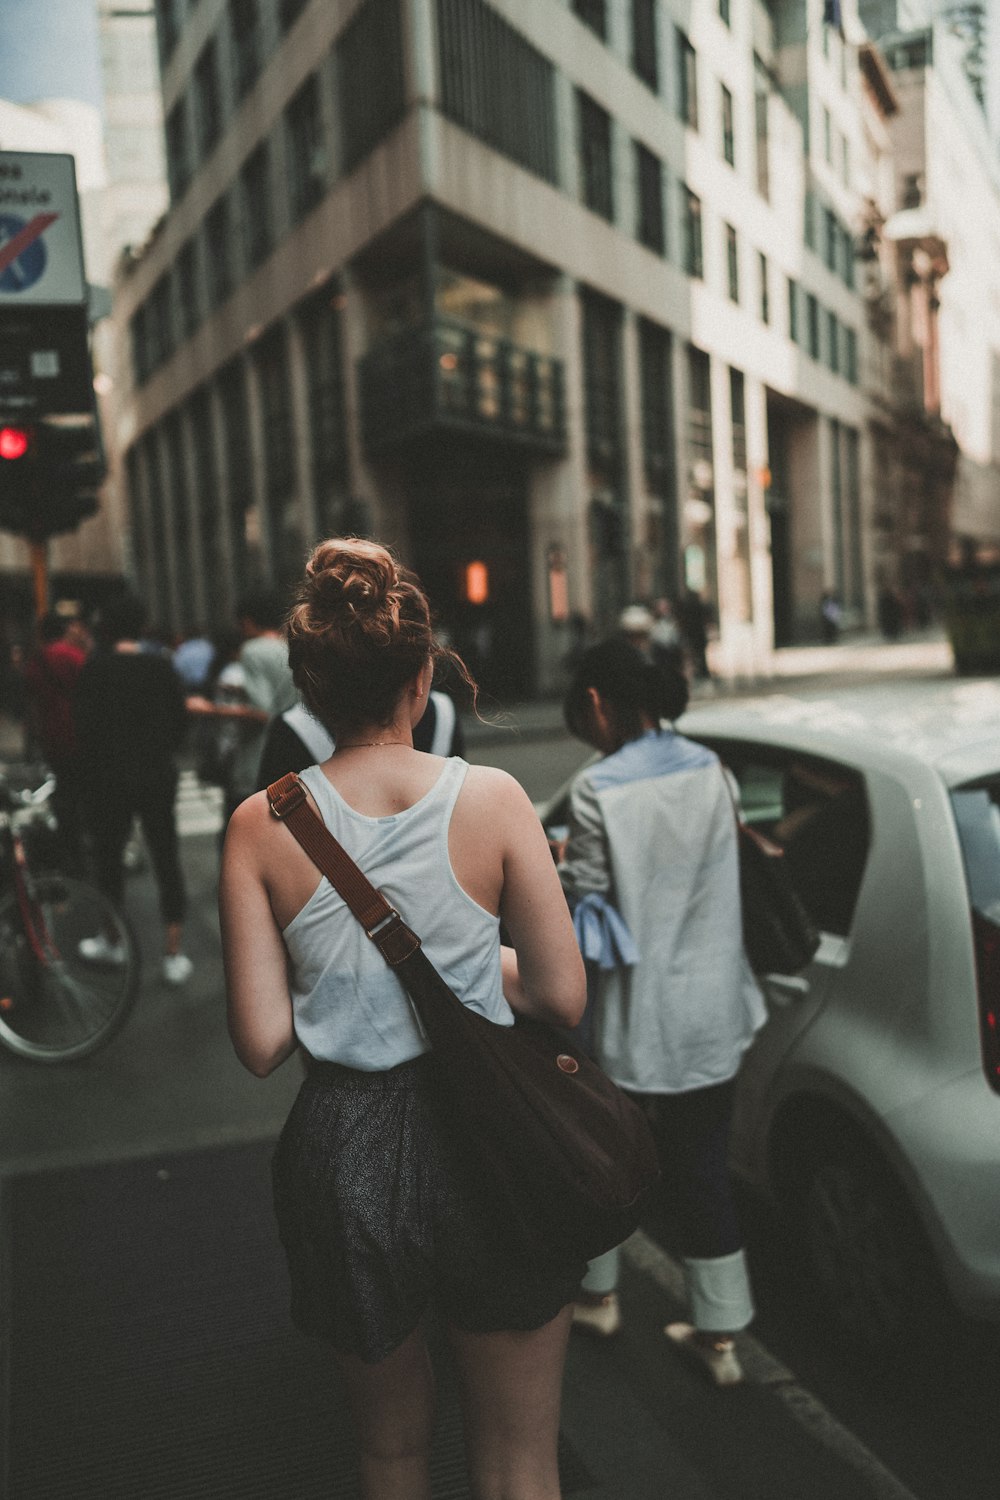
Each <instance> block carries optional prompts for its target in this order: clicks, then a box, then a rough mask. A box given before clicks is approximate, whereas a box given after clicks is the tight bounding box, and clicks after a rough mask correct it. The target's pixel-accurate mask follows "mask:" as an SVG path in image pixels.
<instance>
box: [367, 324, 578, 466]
mask: <svg viewBox="0 0 1000 1500" xmlns="http://www.w3.org/2000/svg"><path fill="white" fill-rule="evenodd" d="M359 371H360V376H361V411H362V431H363V435H364V444H365V449H366V451H367V452H368V453H380V452H385V451H386V450H387V449H391V448H395V447H397V446H399V445H400V444H402V443H406V442H408V441H410V440H412V439H413V438H418V437H422V436H424V435H426V434H428V433H431V432H465V433H470V434H474V433H478V434H480V435H483V436H492V437H496V438H502V439H504V440H506V441H509V442H515V443H518V444H520V445H525V446H528V447H532V448H535V449H538V450H540V451H542V452H547V453H562V452H564V451H565V447H566V417H565V401H564V381H563V366H562V361H561V360H558V359H553V358H551V357H550V356H549V355H545V354H537V353H535V352H534V351H533V350H530V349H522V348H521V347H520V346H519V345H517V344H512V343H511V342H510V341H509V340H507V339H502V338H497V337H496V336H495V335H494V334H490V333H483V332H481V331H479V330H477V329H474V328H470V327H467V326H466V325H465V324H462V323H456V322H452V321H451V320H449V319H447V318H437V319H435V321H434V323H433V324H432V325H430V326H424V327H423V328H414V329H409V330H407V331H406V332H404V333H399V334H396V335H395V336H394V337H392V338H390V339H387V340H386V341H385V342H384V343H382V344H379V345H378V346H377V347H376V348H375V349H372V350H371V351H370V353H368V354H366V355H365V356H364V358H363V359H362V360H361V362H360V366H359Z"/></svg>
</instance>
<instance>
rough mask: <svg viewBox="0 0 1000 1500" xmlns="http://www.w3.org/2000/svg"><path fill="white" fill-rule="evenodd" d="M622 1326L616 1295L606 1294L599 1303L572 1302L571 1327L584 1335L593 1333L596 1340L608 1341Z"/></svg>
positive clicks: (615, 1293)
mask: <svg viewBox="0 0 1000 1500" xmlns="http://www.w3.org/2000/svg"><path fill="white" fill-rule="evenodd" d="M621 1326H622V1312H621V1308H620V1307H619V1305H618V1293H617V1292H608V1293H607V1295H606V1296H604V1297H602V1298H601V1300H600V1302H574V1303H573V1327H574V1328H582V1329H583V1331H584V1333H595V1334H596V1335H597V1337H598V1338H602V1339H610V1338H613V1337H614V1335H615V1334H616V1333H618V1332H619V1330H620V1329H621Z"/></svg>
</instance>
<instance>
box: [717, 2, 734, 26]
mask: <svg viewBox="0 0 1000 1500" xmlns="http://www.w3.org/2000/svg"><path fill="white" fill-rule="evenodd" d="M719 19H720V20H721V21H722V22H723V23H724V24H725V25H726V26H729V25H730V24H731V18H730V13H729V0H719Z"/></svg>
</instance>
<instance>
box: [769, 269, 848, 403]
mask: <svg viewBox="0 0 1000 1500" xmlns="http://www.w3.org/2000/svg"><path fill="white" fill-rule="evenodd" d="M787 299H788V337H789V338H790V339H791V341H792V343H793V344H798V345H799V347H800V348H802V349H804V350H805V351H806V353H807V354H808V355H809V357H810V359H815V360H822V361H823V363H824V364H825V365H826V367H827V369H828V370H830V372H831V374H833V375H843V377H844V379H845V380H847V381H848V382H849V383H850V384H851V385H857V383H858V379H859V372H858V335H857V331H856V329H854V328H850V327H849V326H848V325H847V324H846V323H841V321H840V319H839V318H838V317H837V314H836V313H835V312H834V311H833V310H832V309H831V308H824V307H823V306H821V304H820V301H819V298H818V297H817V296H815V294H814V293H813V292H803V289H802V288H801V287H800V286H799V284H798V282H797V281H794V280H793V279H792V278H791V277H789V278H788V281H787Z"/></svg>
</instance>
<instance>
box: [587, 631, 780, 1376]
mask: <svg viewBox="0 0 1000 1500" xmlns="http://www.w3.org/2000/svg"><path fill="white" fill-rule="evenodd" d="M687 700H688V685H687V681H686V679H685V678H684V677H683V675H682V674H681V673H680V672H679V671H678V670H676V669H673V668H668V667H662V666H656V665H654V664H651V663H649V662H647V661H645V660H644V659H643V658H642V657H641V656H640V655H639V653H638V652H637V651H636V650H635V648H634V647H633V646H631V645H629V643H628V642H627V641H624V640H611V641H606V642H604V643H603V644H602V645H599V646H594V647H592V648H591V649H590V650H589V651H586V652H585V653H584V655H583V657H582V659H581V661H580V663H579V665H578V666H577V668H576V671H575V672H574V675H573V680H572V683H571V684H570V688H569V691H568V693H567V695H566V701H565V705H564V711H565V717H566V723H567V726H568V728H569V730H570V732H571V733H572V734H574V735H576V737H577V738H578V739H582V740H585V741H586V743H587V744H589V745H593V747H594V748H595V749H596V750H599V751H600V752H601V755H602V757H603V758H602V759H601V760H599V761H597V762H596V763H595V764H594V765H590V766H587V767H585V768H584V769H583V770H582V771H581V772H580V773H579V775H578V776H577V777H576V780H575V781H574V783H573V789H572V797H571V811H570V828H569V839H568V843H567V846H566V852H565V856H564V859H563V861H562V863H561V865H560V874H561V876H562V880H563V885H564V886H565V888H566V891H567V893H568V895H569V897H570V900H571V902H572V903H573V904H574V906H575V912H574V918H575V921H576V924H577V929H578V931H579V932H580V934H581V942H582V945H583V947H584V950H585V952H586V953H587V955H588V957H593V958H594V960H595V964H594V970H593V972H594V974H595V976H596V986H597V992H596V995H595V997H594V1005H593V1014H592V1017H591V1020H592V1036H593V1043H594V1050H595V1052H596V1055H597V1058H598V1061H599V1062H600V1063H601V1065H602V1066H603V1067H604V1069H605V1071H606V1072H607V1073H608V1074H609V1075H610V1077H611V1078H613V1079H614V1081H615V1082H616V1083H617V1084H619V1085H620V1086H621V1087H622V1088H624V1089H626V1090H627V1091H628V1092H630V1093H632V1094H633V1095H636V1096H639V1097H641V1098H642V1099H644V1100H646V1101H647V1102H648V1104H649V1106H650V1109H651V1112H652V1114H653V1116H654V1121H655V1123H656V1125H657V1127H658V1135H659V1139H660V1157H661V1165H662V1168H663V1178H664V1181H663V1193H664V1198H665V1201H667V1202H668V1203H669V1204H670V1205H671V1212H672V1216H673V1218H674V1221H675V1224H676V1232H677V1236H678V1241H679V1243H678V1246H677V1248H678V1250H679V1251H680V1254H681V1257H682V1260H683V1265H684V1273H685V1281H686V1285H687V1291H688V1298H689V1301H690V1305H691V1318H692V1321H691V1322H690V1323H687V1322H682V1323H671V1324H669V1325H668V1326H667V1328H666V1329H665V1330H664V1331H665V1332H666V1334H667V1336H668V1337H669V1338H670V1339H672V1340H673V1342H674V1343H675V1344H676V1345H677V1346H678V1347H679V1348H682V1349H684V1350H685V1351H687V1352H689V1353H690V1354H691V1355H693V1356H694V1357H695V1358H696V1359H697V1360H698V1361H699V1363H700V1364H701V1365H702V1366H703V1367H704V1368H705V1369H706V1370H707V1371H708V1373H709V1375H710V1376H711V1378H712V1379H713V1380H714V1381H715V1382H716V1383H717V1384H719V1385H731V1384H735V1383H736V1382H738V1381H739V1380H740V1379H742V1372H741V1370H740V1366H739V1363H738V1360H737V1357H736V1353H735V1348H734V1343H733V1334H734V1333H735V1332H737V1331H738V1330H739V1329H741V1328H744V1327H746V1325H747V1324H748V1323H749V1322H750V1319H751V1317H752V1316H753V1304H752V1301H751V1296H750V1286H749V1281H748V1277H747V1270H746V1261H745V1258H744V1254H743V1244H742V1233H741V1230H740V1224H739V1220H738V1218H737V1214H736V1207H735V1204H734V1202H733V1193H732V1187H731V1183H730V1179H729V1170H728V1163H727V1155H728V1140H729V1123H730V1115H731V1112H732V1096H733V1086H734V1081H735V1077H736V1073H737V1071H738V1069H739V1066H740V1061H741V1059H742V1057H743V1053H744V1052H745V1051H746V1049H747V1047H748V1046H749V1045H750V1042H751V1040H752V1039H753V1036H754V1034H755V1032H756V1031H757V1029H758V1028H759V1027H760V1026H761V1025H762V1024H763V1021H764V1016H765V1011H764V1004H763V1001H762V999H761V995H760V992H759V990H758V988H757V985H756V982H755V981H754V978H753V975H752V974H751V972H750V968H749V965H748V963H747V961H746V958H745V955H744V952H743V926H742V916H741V910H740V891H739V867H738V854H737V846H736V822H735V817H734V812H733V799H732V796H731V794H730V791H729V788H728V787H727V785H726V779H725V773H724V772H723V770H722V767H721V765H720V763H719V760H718V758H717V756H715V755H714V754H713V752H712V751H711V750H707V749H706V748H705V747H704V746H703V745H699V744H696V743H695V742H694V741H692V740H688V739H685V738H683V737H682V736H681V735H679V734H677V733H676V732H675V731H674V729H673V728H672V727H671V726H672V725H673V721H674V720H675V719H677V718H678V717H679V716H680V715H681V714H682V713H683V712H684V709H685V708H686V706H687ZM622 922H624V929H623V927H622ZM625 929H627V930H625ZM617 1283H618V1254H617V1251H614V1250H612V1251H611V1252H609V1254H607V1255H604V1256H601V1257H600V1258H599V1260H596V1261H594V1262H592V1263H591V1266H590V1269H589V1271H588V1274H587V1277H586V1279H585V1281H584V1283H583V1290H582V1291H581V1294H580V1298H579V1301H578V1303H577V1306H576V1308H575V1310H574V1322H575V1323H576V1324H577V1326H579V1327H581V1328H584V1329H587V1330H588V1331H590V1332H593V1333H597V1334H604V1335H607V1334H612V1333H616V1332H617V1331H618V1328H619V1326H620V1321H621V1314H620V1311H619V1307H618V1300H617V1295H616V1287H617Z"/></svg>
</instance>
